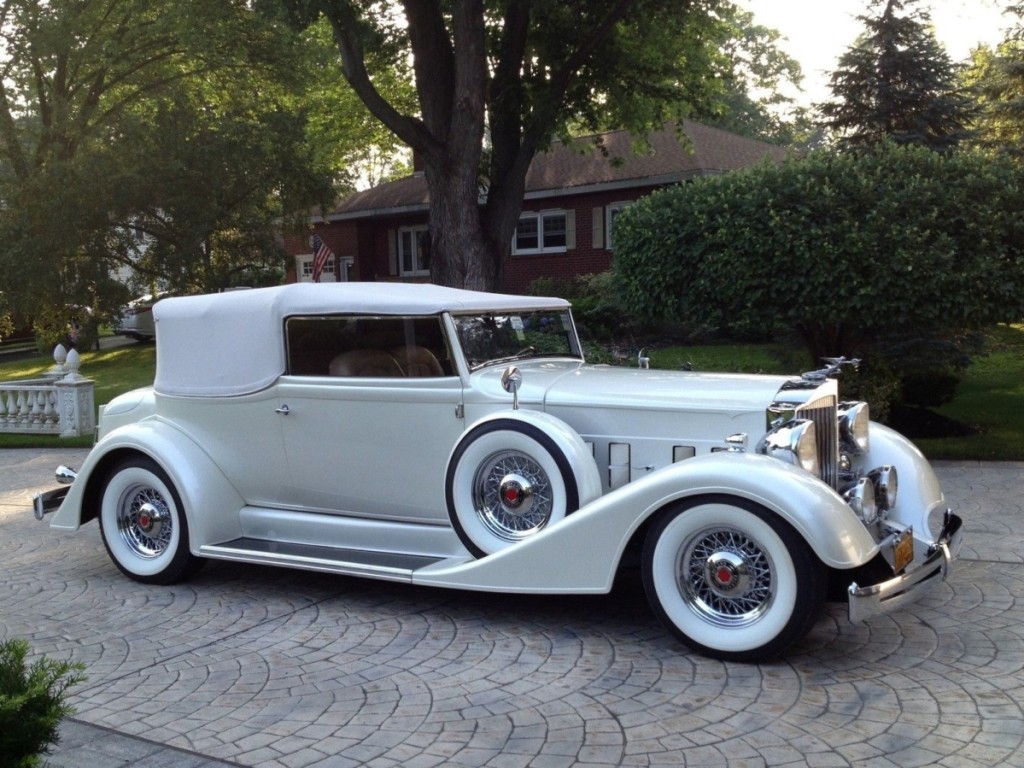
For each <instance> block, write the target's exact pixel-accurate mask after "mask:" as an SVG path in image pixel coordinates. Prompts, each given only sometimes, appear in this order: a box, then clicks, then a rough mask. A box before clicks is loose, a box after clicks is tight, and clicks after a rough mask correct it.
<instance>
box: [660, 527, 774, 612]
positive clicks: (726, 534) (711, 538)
mask: <svg viewBox="0 0 1024 768" xmlns="http://www.w3.org/2000/svg"><path fill="white" fill-rule="evenodd" d="M773 572H774V566H773V563H772V561H771V558H770V557H769V555H768V553H767V552H766V551H765V550H764V549H763V548H762V547H761V546H760V544H758V543H757V541H755V540H754V539H752V538H750V537H749V536H747V535H746V534H745V533H743V532H742V531H739V530H734V529H729V528H711V529H706V530H704V531H700V532H699V533H697V534H695V535H693V536H691V537H690V538H689V539H687V540H686V541H685V542H684V543H683V545H682V547H680V549H679V560H678V567H677V579H678V586H679V591H680V594H681V595H682V596H683V599H684V600H685V602H686V604H687V605H688V606H689V607H690V609H691V610H693V611H694V612H695V613H697V614H699V615H700V616H701V617H703V618H704V619H706V620H707V621H710V622H712V623H714V624H718V625H720V626H723V627H737V626H744V625H747V624H751V623H753V622H755V621H757V619H759V618H760V617H761V616H762V615H763V614H764V613H765V612H766V611H767V610H768V609H769V607H770V606H771V604H772V601H773V599H774V589H773Z"/></svg>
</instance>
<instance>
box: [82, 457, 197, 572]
mask: <svg viewBox="0 0 1024 768" xmlns="http://www.w3.org/2000/svg"><path fill="white" fill-rule="evenodd" d="M99 496H100V498H99V522H100V533H101V534H102V536H103V545H104V546H105V547H106V549H107V553H108V554H109V555H110V559H111V560H113V561H114V564H115V565H116V566H117V567H118V568H119V569H120V570H121V572H122V573H124V574H125V575H126V576H128V577H130V578H132V579H135V580H136V581H141V582H143V583H146V584H173V583H175V582H177V581H181V580H182V579H185V578H188V577H189V576H190V575H191V574H193V573H195V571H196V570H197V569H198V567H199V565H200V564H201V562H202V561H201V560H199V559H198V558H196V557H195V556H194V555H192V553H191V551H190V548H189V530H188V519H187V518H186V516H185V512H184V506H183V505H182V503H181V494H180V493H178V491H177V489H176V488H175V486H174V483H173V482H171V479H170V478H169V477H168V476H167V473H166V472H164V470H163V469H162V468H161V467H160V466H159V465H158V464H157V463H156V462H155V461H153V460H152V459H150V458H148V457H145V456H129V457H126V458H124V459H123V460H122V461H120V462H118V463H117V464H115V465H113V466H112V467H111V468H110V470H109V472H108V473H107V475H106V478H105V479H104V484H103V487H102V488H101V489H100V492H99Z"/></svg>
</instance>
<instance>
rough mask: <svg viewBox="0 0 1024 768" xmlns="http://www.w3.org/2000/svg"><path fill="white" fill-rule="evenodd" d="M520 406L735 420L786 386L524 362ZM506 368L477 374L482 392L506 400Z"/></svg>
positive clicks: (742, 378) (776, 381)
mask: <svg viewBox="0 0 1024 768" xmlns="http://www.w3.org/2000/svg"><path fill="white" fill-rule="evenodd" d="M517 367H518V368H519V370H520V372H521V373H522V376H523V380H522V386H521V387H520V390H519V400H520V402H521V403H522V404H523V405H525V406H533V407H540V408H543V409H545V410H550V409H560V408H565V407H587V406H592V407H594V408H605V409H607V408H622V409H642V410H665V411H689V412H694V411H699V412H703V413H712V412H714V413H720V414H722V415H729V416H738V415H740V414H744V413H754V412H756V413H759V414H763V413H764V409H765V408H766V407H767V406H768V405H770V404H771V403H772V402H773V401H774V400H775V399H776V397H777V395H778V393H779V390H780V389H781V388H782V387H783V385H785V384H786V383H787V382H790V381H792V378H791V377H786V376H762V375H753V374H730V373H702V372H691V371H664V370H654V369H639V368H621V367H615V366H606V365H587V364H583V363H578V362H574V361H543V362H539V361H528V360H527V361H523V362H521V363H519V364H518V365H517ZM504 370H505V368H502V367H495V368H490V369H487V370H485V371H481V372H480V373H479V374H478V375H479V376H480V384H481V390H482V391H484V392H485V393H486V394H487V395H489V396H494V397H500V396H504V397H506V398H508V397H510V396H509V395H507V394H505V393H504V392H503V391H502V388H501V375H502V373H503V372H504Z"/></svg>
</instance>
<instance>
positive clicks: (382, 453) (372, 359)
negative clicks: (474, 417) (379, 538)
mask: <svg viewBox="0 0 1024 768" xmlns="http://www.w3.org/2000/svg"><path fill="white" fill-rule="evenodd" d="M333 320H334V321H335V322H336V323H337V322H338V319H337V318H334V319H333ZM294 325H295V326H296V327H290V328H289V339H290V348H291V349H292V350H293V351H294V353H295V354H294V357H295V358H296V360H298V358H299V357H301V354H300V352H299V346H300V345H299V343H298V339H299V338H300V337H301V336H303V335H304V334H303V333H299V332H298V327H297V326H299V325H301V324H297V323H296V324H294ZM344 325H345V328H344V329H343V332H337V329H336V332H335V333H334V334H333V336H331V335H330V334H326V333H324V334H321V339H323V338H325V337H328V336H331V337H332V338H333V341H331V342H329V347H330V349H331V351H332V352H336V354H333V356H331V358H330V360H329V361H328V362H327V366H326V373H327V375H326V376H325V375H322V371H323V366H324V360H326V357H327V356H326V355H321V359H320V361H319V362H316V363H312V366H313V367H312V368H310V369H308V372H307V373H302V370H300V368H299V365H296V366H294V368H295V370H294V372H293V371H291V370H290V371H289V375H287V376H285V377H283V378H282V379H281V380H280V381H279V383H278V386H277V396H278V399H279V401H280V402H279V404H278V408H277V410H278V411H279V412H280V413H279V418H280V423H281V429H282V434H283V439H284V447H285V454H286V456H287V462H288V473H289V478H290V486H289V489H288V495H289V497H290V500H291V501H292V503H294V504H295V505H297V506H298V507H300V508H302V509H306V510H311V511H322V512H325V513H335V514H338V513H340V514H349V515H355V516H360V517H369V518H387V519H391V520H406V521H410V522H446V521H447V520H448V515H447V511H446V507H445V500H444V475H445V465H446V462H447V459H448V455H449V453H450V452H451V450H452V447H453V446H454V444H455V441H456V440H457V439H458V438H459V436H460V435H461V434H462V430H463V428H464V424H463V420H462V417H461V414H462V382H461V380H460V379H459V377H458V376H456V375H454V372H453V371H452V370H451V367H450V365H448V364H447V357H448V356H447V354H446V353H445V352H444V344H443V335H442V332H441V325H440V320H439V319H438V318H352V319H349V320H348V321H347V322H345V323H344ZM307 331H308V329H307ZM292 339H294V340H295V343H291V340H292ZM305 357H306V359H309V358H310V357H311V356H310V355H306V356H305Z"/></svg>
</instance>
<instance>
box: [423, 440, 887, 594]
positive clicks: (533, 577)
mask: <svg viewBox="0 0 1024 768" xmlns="http://www.w3.org/2000/svg"><path fill="white" fill-rule="evenodd" d="M710 494H716V495H718V494H724V495H727V496H735V497H739V498H743V499H748V500H750V501H753V502H755V503H757V504H760V505H762V506H763V507H765V508H766V509H768V510H769V511H771V512H774V513H775V514H777V515H779V516H780V517H781V518H782V519H784V520H785V521H786V522H788V523H789V524H790V525H792V526H793V528H794V529H795V530H796V531H797V532H798V533H799V534H800V535H801V536H802V537H803V538H804V539H805V540H806V541H807V543H808V544H809V545H810V547H811V548H812V549H813V550H814V552H815V554H816V555H817V556H818V558H819V559H820V560H821V561H822V562H823V563H825V564H826V565H828V566H831V567H833V568H840V569H847V568H854V567H856V566H859V565H863V564H864V563H866V562H868V561H869V560H871V558H872V557H874V555H875V554H876V553H877V552H878V546H877V544H876V543H875V541H874V539H873V538H872V536H871V534H870V533H869V532H868V530H867V529H866V528H865V527H864V525H863V523H861V521H860V520H859V519H858V518H857V516H856V515H855V514H854V512H853V510H851V509H850V507H849V506H848V505H847V504H846V503H845V502H844V501H843V500H842V498H841V497H840V496H839V495H838V494H837V493H836V492H835V491H833V490H832V489H831V488H830V487H828V486H827V485H825V484H824V483H822V482H821V481H820V480H818V479H817V478H815V477H814V476H812V475H810V474H808V473H807V472H804V471H803V470H800V469H797V468H796V467H794V466H792V465H790V464H785V463H783V462H780V461H778V460H776V459H772V458H769V457H767V456H760V455H756V454H750V453H726V452H722V453H713V454H709V455H704V456H700V457H698V458H693V459H687V460H686V461H682V462H679V463H677V464H672V465H670V466H668V467H665V468H663V469H660V470H657V471H655V472H652V473H651V474H649V475H647V476H645V477H643V478H641V479H639V480H636V481H634V482H632V483H629V484H628V485H625V486H623V487H621V488H618V489H616V490H614V491H612V492H610V493H608V494H606V495H604V496H601V497H600V498H597V499H596V500H595V501H593V502H591V503H590V504H588V505H586V506H584V507H581V508H580V510H579V511H578V512H576V513H575V514H572V515H569V516H568V517H566V518H565V519H564V520H562V521H561V522H559V523H557V524H555V525H553V526H551V527H550V528H547V529H545V530H544V531H541V532H540V533H538V534H537V535H536V536H533V537H531V538H529V539H527V540H525V541H523V542H521V543H519V544H517V545H516V546H514V547H508V548H507V549H504V550H502V551H500V552H497V553H495V554H493V555H490V556H488V557H486V558H483V559H481V560H475V561H470V562H453V561H444V562H441V563H438V564H437V565H435V566H431V567H429V568H425V569H421V570H419V571H417V572H416V574H415V575H414V578H413V580H414V582H415V583H419V584H430V585H436V586H462V587H465V588H470V589H481V590H494V591H520V592H594V593H602V592H607V591H608V590H610V589H611V586H612V581H613V579H614V577H615V571H616V569H617V567H618V564H619V561H620V559H621V557H622V553H623V552H624V551H625V548H626V546H627V545H628V544H629V541H630V539H631V538H632V537H633V535H634V533H636V531H637V530H638V529H639V528H640V526H641V525H643V523H644V522H646V521H647V520H648V519H650V518H651V517H652V516H653V515H655V514H657V513H658V512H659V511H660V510H662V509H664V508H665V507H666V506H668V505H670V504H672V503H673V502H675V501H679V500H682V499H687V498H691V497H695V496H704V495H710Z"/></svg>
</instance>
